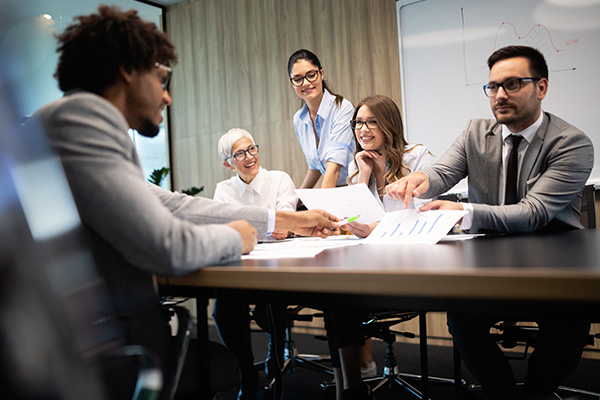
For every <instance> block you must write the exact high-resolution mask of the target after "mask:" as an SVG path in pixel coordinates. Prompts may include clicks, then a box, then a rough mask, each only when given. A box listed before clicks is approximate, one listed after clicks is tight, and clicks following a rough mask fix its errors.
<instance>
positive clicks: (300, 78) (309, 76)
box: [290, 69, 319, 86]
mask: <svg viewBox="0 0 600 400" xmlns="http://www.w3.org/2000/svg"><path fill="white" fill-rule="evenodd" d="M318 77H319V70H318V69H312V70H310V71H308V72H307V73H306V74H304V75H294V76H292V77H291V78H290V82H292V85H294V86H302V84H303V83H304V80H305V79H306V80H307V81H309V82H314V81H316V80H317V78H318Z"/></svg>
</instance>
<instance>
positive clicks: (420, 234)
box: [363, 210, 467, 244]
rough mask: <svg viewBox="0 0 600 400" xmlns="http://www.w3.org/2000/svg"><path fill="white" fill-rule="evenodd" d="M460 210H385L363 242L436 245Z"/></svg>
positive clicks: (461, 215)
mask: <svg viewBox="0 0 600 400" xmlns="http://www.w3.org/2000/svg"><path fill="white" fill-rule="evenodd" d="M466 213H467V212H466V211H463V210H460V211H459V210H446V211H443V210H432V211H425V212H421V211H419V210H401V211H393V212H389V213H385V216H384V217H383V219H382V220H381V221H380V222H379V224H378V225H377V227H376V228H375V229H373V232H371V234H370V235H369V237H367V238H366V239H365V240H364V241H363V244H367V243H368V244H435V243H437V242H439V241H440V239H442V238H443V237H445V236H446V234H447V233H448V232H449V231H450V230H451V229H452V228H453V227H454V225H455V224H456V223H457V222H458V221H459V220H460V219H461V218H462V217H463V216H464V215H465V214H466Z"/></svg>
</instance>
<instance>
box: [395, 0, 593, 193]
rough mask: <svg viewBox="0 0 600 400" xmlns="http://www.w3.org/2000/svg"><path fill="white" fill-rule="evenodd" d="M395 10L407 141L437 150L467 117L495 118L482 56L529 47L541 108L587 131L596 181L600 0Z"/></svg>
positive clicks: (405, 2) (416, 1)
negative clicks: (538, 56)
mask: <svg viewBox="0 0 600 400" xmlns="http://www.w3.org/2000/svg"><path fill="white" fill-rule="evenodd" d="M396 13H397V19H398V41H399V46H400V74H401V82H402V112H403V118H404V129H405V132H404V133H405V135H406V137H407V139H408V141H409V143H421V144H423V145H425V146H427V147H428V148H429V149H430V150H431V152H432V153H434V154H435V155H436V156H438V157H439V156H441V155H442V154H443V153H445V151H446V150H447V149H448V148H449V147H450V145H451V144H452V142H453V141H454V139H455V138H456V137H457V136H458V135H460V133H461V132H462V131H463V130H464V128H465V127H466V126H467V121H468V120H469V119H473V118H494V116H493V114H492V112H491V109H490V103H489V100H488V98H487V97H486V96H485V94H484V93H483V88H482V86H483V85H484V84H486V83H487V82H488V74H489V69H488V67H487V59H488V57H489V56H490V55H491V54H492V53H493V52H494V51H495V50H496V49H499V48H501V47H504V46H507V45H512V44H518V45H525V46H532V47H535V48H537V49H538V50H539V51H540V52H542V53H543V54H544V56H545V58H546V62H547V63H548V69H549V90H548V95H547V96H546V98H545V99H544V100H543V102H542V109H543V110H544V111H547V112H550V113H552V114H555V115H556V116H558V117H561V118H563V119H564V120H566V121H567V122H569V123H571V124H572V125H574V126H576V127H577V128H579V129H581V130H582V131H583V132H585V133H586V134H587V135H588V136H590V137H591V139H592V141H593V142H594V146H595V166H594V169H593V171H592V175H591V176H590V179H589V182H590V183H595V184H600V127H599V125H600V124H599V123H598V115H599V114H600V0H526V1H524V0H502V1H498V0H401V1H397V2H396ZM594 122H595V123H594ZM465 189H466V183H465V182H461V184H459V185H457V187H456V188H455V190H460V191H462V190H465Z"/></svg>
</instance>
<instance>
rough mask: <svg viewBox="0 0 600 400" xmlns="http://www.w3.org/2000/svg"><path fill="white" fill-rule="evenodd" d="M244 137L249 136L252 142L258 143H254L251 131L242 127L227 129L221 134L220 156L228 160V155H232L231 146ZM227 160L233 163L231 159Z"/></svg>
mask: <svg viewBox="0 0 600 400" xmlns="http://www.w3.org/2000/svg"><path fill="white" fill-rule="evenodd" d="M243 138H248V139H250V141H251V142H252V144H256V143H254V138H253V137H252V135H251V134H250V132H248V131H247V130H245V129H241V128H233V129H230V130H228V131H227V133H225V134H224V135H223V136H221V139H219V144H218V149H219V156H220V157H221V159H223V160H226V159H227V158H228V157H231V148H232V147H233V145H234V144H235V142H237V141H238V140H240V139H243ZM227 162H228V163H229V165H231V160H227Z"/></svg>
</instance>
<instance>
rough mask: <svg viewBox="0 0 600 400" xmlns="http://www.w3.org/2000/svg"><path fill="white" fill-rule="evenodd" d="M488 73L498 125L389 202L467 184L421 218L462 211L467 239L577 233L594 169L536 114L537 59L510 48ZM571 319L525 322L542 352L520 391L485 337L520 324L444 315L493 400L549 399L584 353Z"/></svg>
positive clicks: (459, 145) (395, 187) (570, 136)
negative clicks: (461, 196)
mask: <svg viewBox="0 0 600 400" xmlns="http://www.w3.org/2000/svg"><path fill="white" fill-rule="evenodd" d="M488 66H489V68H490V74H489V83H488V84H486V85H484V91H485V93H486V95H487V96H488V97H489V99H490V105H491V108H492V112H493V113H494V116H495V117H496V119H495V120H472V121H470V122H469V124H468V125H467V129H466V130H465V131H464V132H463V133H462V135H460V136H459V137H458V139H456V141H455V142H454V144H453V145H452V146H451V148H450V149H449V150H448V151H447V152H446V154H444V155H443V156H442V157H441V158H440V159H439V161H438V162H437V163H435V164H433V165H432V166H430V167H428V168H425V169H424V170H422V171H418V172H414V173H412V174H410V175H408V176H406V177H404V178H402V179H400V180H399V181H397V182H394V183H392V184H390V185H388V186H387V188H386V190H387V192H388V194H389V195H390V196H392V197H393V198H396V199H400V200H402V201H404V204H410V200H411V199H412V197H413V196H415V197H416V196H419V197H425V198H429V197H434V196H437V195H439V194H441V193H444V192H446V191H448V190H450V189H451V188H452V187H453V186H454V185H455V184H457V183H458V182H459V181H460V180H461V179H463V178H465V177H468V198H469V203H468V204H466V203H455V202H450V201H439V200H438V201H432V202H430V203H428V204H426V205H425V206H424V207H422V208H421V210H422V211H426V210H435V209H446V210H448V209H460V210H462V209H463V208H464V209H465V210H467V211H468V213H467V215H465V217H464V218H463V219H462V221H461V228H462V229H464V230H470V231H471V232H505V233H515V232H534V231H560V230H566V229H579V228H582V227H583V226H582V225H581V223H580V221H579V210H580V204H581V190H582V189H583V187H584V185H585V183H586V180H587V179H588V177H589V175H590V172H591V170H592V167H593V164H594V150H593V146H592V142H591V140H590V139H589V138H588V137H587V136H586V135H585V134H584V133H583V132H581V131H580V130H579V129H577V128H575V127H574V126H572V125H570V124H568V123H567V122H565V121H563V120H562V119H560V118H558V117H556V116H554V115H552V114H550V113H547V112H543V111H542V108H541V104H542V100H543V99H544V97H545V96H546V94H547V91H548V67H547V65H546V61H545V59H544V56H543V55H542V54H541V53H540V52H538V51H537V50H535V49H533V48H531V47H526V46H509V47H505V48H501V49H499V50H497V51H496V52H494V53H493V54H492V55H491V56H490V57H489V59H488ZM512 143H514V145H513V144H512ZM513 149H514V150H513ZM511 171H512V172H511ZM575 314H576V313H575V310H574V313H572V314H567V315H564V314H561V316H560V318H557V316H555V315H550V316H547V315H539V314H536V315H528V316H524V317H527V318H528V320H534V321H536V322H537V323H538V325H539V327H540V343H539V345H538V346H537V348H536V350H535V351H534V352H533V354H532V355H531V358H530V361H529V364H528V373H527V377H526V382H525V386H524V389H523V391H522V392H518V391H517V387H516V384H515V378H514V377H513V374H512V371H511V368H510V365H509V364H508V361H507V360H506V359H505V357H504V356H503V353H502V351H501V350H500V349H499V348H498V346H497V345H496V344H495V343H494V341H493V339H492V338H491V337H490V335H489V329H490V326H491V325H492V324H493V323H495V322H497V321H499V320H507V319H517V318H518V317H522V316H520V315H495V316H489V315H487V316H483V317H482V316H480V315H476V314H468V313H449V314H448V326H449V328H450V332H451V333H452V335H453V337H454V340H455V342H456V344H457V346H458V348H459V351H460V353H461V356H462V357H463V359H464V361H465V363H466V364H467V367H468V368H469V369H470V370H471V371H472V372H473V374H474V375H475V377H476V378H477V380H478V381H479V382H480V383H481V384H482V385H483V388H484V390H485V391H486V392H487V393H488V395H489V396H490V398H493V399H509V398H510V399H513V398H518V396H523V398H527V399H538V398H539V399H546V398H548V399H550V398H553V392H554V391H555V390H556V388H557V387H558V385H559V383H560V382H561V381H563V380H564V379H565V378H566V377H568V375H570V373H571V372H572V371H573V370H574V368H575V367H576V366H577V364H578V363H579V360H580V358H581V353H582V349H583V346H585V344H586V339H587V335H588V333H589V325H590V324H589V321H588V320H587V318H581V317H579V316H577V315H575ZM514 317H517V318H514ZM518 319H521V318H518ZM521 320H522V319H521Z"/></svg>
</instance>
